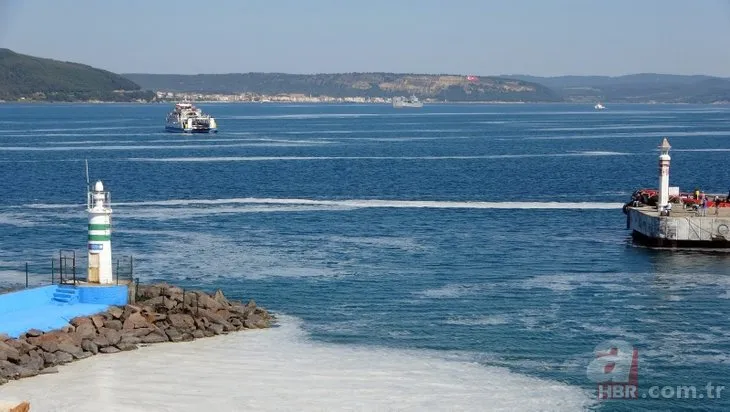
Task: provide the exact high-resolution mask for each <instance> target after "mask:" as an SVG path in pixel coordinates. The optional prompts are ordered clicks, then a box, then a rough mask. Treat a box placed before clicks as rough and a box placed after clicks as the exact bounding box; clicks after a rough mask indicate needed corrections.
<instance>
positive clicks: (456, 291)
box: [415, 283, 484, 299]
mask: <svg viewBox="0 0 730 412" xmlns="http://www.w3.org/2000/svg"><path fill="white" fill-rule="evenodd" d="M483 289H484V286H483V285H474V284H456V283H451V284H448V285H444V286H441V287H438V288H431V289H426V290H422V291H420V292H416V293H415V294H416V295H418V296H419V297H421V298H426V299H455V298H460V297H464V296H467V295H473V294H476V293H479V291H481V290H483Z"/></svg>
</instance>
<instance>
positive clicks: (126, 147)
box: [0, 141, 316, 160]
mask: <svg viewBox="0 0 730 412" xmlns="http://www.w3.org/2000/svg"><path fill="white" fill-rule="evenodd" d="M182 142H183V141H176V143H182ZM312 144H316V143H307V142H301V143H277V142H249V143H229V144H188V145H181V144H177V145H172V144H169V145H97V146H68V147H64V146H49V147H38V146H0V152H1V151H4V152H25V151H27V152H52V151H74V150H175V149H183V150H187V149H219V148H226V147H298V146H311V145H312ZM128 160H135V159H128Z"/></svg>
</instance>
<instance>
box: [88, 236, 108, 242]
mask: <svg viewBox="0 0 730 412" xmlns="http://www.w3.org/2000/svg"><path fill="white" fill-rule="evenodd" d="M111 238H112V237H111V236H109V235H89V240H93V241H99V242H103V241H105V240H111Z"/></svg>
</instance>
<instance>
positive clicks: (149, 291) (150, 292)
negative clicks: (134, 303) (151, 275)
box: [138, 285, 161, 300]
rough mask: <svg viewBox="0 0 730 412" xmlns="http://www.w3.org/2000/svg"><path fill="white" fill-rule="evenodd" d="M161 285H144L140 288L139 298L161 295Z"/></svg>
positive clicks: (153, 297) (151, 297)
mask: <svg viewBox="0 0 730 412" xmlns="http://www.w3.org/2000/svg"><path fill="white" fill-rule="evenodd" d="M160 291H161V290H160V287H159V286H157V285H149V286H143V287H140V288H139V291H138V293H139V299H140V300H149V299H155V298H158V297H160Z"/></svg>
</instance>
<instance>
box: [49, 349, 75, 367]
mask: <svg viewBox="0 0 730 412" xmlns="http://www.w3.org/2000/svg"><path fill="white" fill-rule="evenodd" d="M53 355H55V357H56V363H57V364H63V363H69V362H71V361H73V360H74V357H73V355H71V354H70V353H67V352H64V351H61V350H59V351H58V352H54V353H53Z"/></svg>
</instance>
